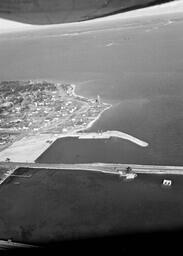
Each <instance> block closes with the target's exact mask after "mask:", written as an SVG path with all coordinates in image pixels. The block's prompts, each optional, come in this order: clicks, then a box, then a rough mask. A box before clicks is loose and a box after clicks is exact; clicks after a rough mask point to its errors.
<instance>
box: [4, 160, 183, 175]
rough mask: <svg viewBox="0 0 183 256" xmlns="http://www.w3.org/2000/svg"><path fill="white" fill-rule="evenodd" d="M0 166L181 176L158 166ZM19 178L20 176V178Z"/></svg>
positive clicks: (177, 170) (173, 168)
mask: <svg viewBox="0 0 183 256" xmlns="http://www.w3.org/2000/svg"><path fill="white" fill-rule="evenodd" d="M0 166H5V167H6V168H8V167H9V168H10V169H14V170H15V169H16V168H19V167H22V168H35V169H45V170H54V169H55V170H60V171H62V170H73V171H74V172H75V173H76V175H77V171H80V170H84V171H94V172H102V173H106V174H115V175H117V174H118V175H119V170H126V168H127V167H129V166H130V167H131V168H132V171H134V172H135V173H137V174H138V173H139V174H159V175H165V174H171V175H183V166H159V165H136V164H112V163H111V164H108V163H106V164H105V163H92V164H37V163H21V162H20V163H18V162H14V163H13V162H10V163H3V162H0ZM20 177H21V176H20Z"/></svg>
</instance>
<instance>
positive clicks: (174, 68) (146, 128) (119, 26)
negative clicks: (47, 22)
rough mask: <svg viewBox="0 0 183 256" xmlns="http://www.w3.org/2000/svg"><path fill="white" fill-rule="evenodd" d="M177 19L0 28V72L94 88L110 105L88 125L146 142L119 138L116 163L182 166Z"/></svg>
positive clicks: (88, 92)
mask: <svg viewBox="0 0 183 256" xmlns="http://www.w3.org/2000/svg"><path fill="white" fill-rule="evenodd" d="M170 19H171V21H172V22H168V21H169V20H170ZM146 21H147V22H146ZM182 23H183V22H182V17H179V16H178V14H171V15H163V16H160V17H158V18H157V19H153V18H151V17H149V18H141V19H138V23H136V22H135V20H133V22H132V21H130V20H129V21H128V24H127V22H126V23H125V21H124V20H123V19H121V20H118V21H115V20H113V21H108V22H99V23H96V22H93V23H89V24H90V25H86V26H84V25H81V26H80V25H77V26H76V25H73V27H72V25H70V26H68V27H67V26H66V27H63V26H56V27H53V28H48V29H41V30H35V31H32V32H29V33H28V32H19V33H18V32H17V33H14V34H11V35H10V34H9V35H8V34H7V35H2V36H1V38H0V80H26V79H44V80H51V81H59V82H63V83H64V82H67V83H73V84H75V85H76V93H77V94H80V95H82V96H85V97H88V98H94V97H97V95H100V98H101V100H102V101H103V102H106V103H109V104H112V107H111V108H110V109H108V110H107V111H105V112H104V113H103V114H102V115H101V117H100V118H99V119H98V120H97V121H96V123H94V125H93V126H92V127H91V128H90V129H89V130H87V132H96V131H99V130H100V131H107V130H117V131H121V132H125V133H128V134H129V135H132V136H134V137H137V138H139V139H141V140H143V141H145V142H147V143H148V144H149V146H148V147H146V148H144V149H142V148H141V147H137V146H136V145H131V142H129V143H127V142H126V141H123V140H121V142H120V143H121V146H120V149H119V150H121V148H122V150H121V151H120V154H121V156H122V162H123V163H128V162H130V163H134V164H153V165H156V164H157V165H174V166H181V165H182V164H183V157H182V156H183V155H182V152H183V143H182V142H183V84H182V81H183V51H182V40H183V34H182V32H181V31H182V25H183V24H182ZM87 24H88V23H87ZM129 148H130V149H131V150H129ZM99 154H100V152H99ZM111 154H114V157H113V158H114V159H115V154H116V153H115V152H112V151H111Z"/></svg>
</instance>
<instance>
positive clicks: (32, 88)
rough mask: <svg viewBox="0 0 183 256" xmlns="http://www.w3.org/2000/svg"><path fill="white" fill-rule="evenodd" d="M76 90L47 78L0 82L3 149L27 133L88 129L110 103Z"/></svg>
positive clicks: (0, 148) (0, 120) (0, 142)
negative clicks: (79, 93)
mask: <svg viewBox="0 0 183 256" xmlns="http://www.w3.org/2000/svg"><path fill="white" fill-rule="evenodd" d="M74 90H75V87H74V85H71V84H60V83H53V82H48V81H32V80H29V81H2V82H0V150H3V149H4V148H6V147H8V146H10V145H11V144H12V143H14V142H15V141H16V140H19V139H21V138H22V137H24V136H27V135H34V134H39V133H69V132H73V131H81V130H84V129H87V128H88V127H89V126H90V124H91V123H92V122H94V121H95V120H96V119H97V118H98V116H99V115H100V114H101V113H102V112H103V111H104V110H106V108H109V106H110V105H109V104H106V103H102V102H101V99H100V96H97V97H96V99H88V98H85V97H82V96H79V95H76V94H75V92H74Z"/></svg>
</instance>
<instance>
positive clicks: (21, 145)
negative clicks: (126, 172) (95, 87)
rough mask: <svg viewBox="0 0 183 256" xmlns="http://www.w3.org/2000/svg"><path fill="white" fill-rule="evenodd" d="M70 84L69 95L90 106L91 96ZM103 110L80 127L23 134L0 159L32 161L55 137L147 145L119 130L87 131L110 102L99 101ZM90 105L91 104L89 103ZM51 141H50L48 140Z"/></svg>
mask: <svg viewBox="0 0 183 256" xmlns="http://www.w3.org/2000/svg"><path fill="white" fill-rule="evenodd" d="M57 85H58V86H61V85H62V84H61V83H57ZM69 85H70V86H71V92H70V93H69V94H70V96H71V97H73V98H76V99H78V100H79V99H84V100H85V101H86V104H88V109H89V108H90V102H91V101H92V100H93V98H87V97H84V96H82V95H78V94H76V93H75V91H76V85H75V84H69ZM101 104H102V108H103V110H102V111H100V113H99V114H98V115H97V116H96V117H95V118H91V119H92V120H91V121H90V120H89V122H88V123H87V124H86V125H83V126H82V125H81V126H80V127H77V128H75V127H74V126H73V127H72V128H71V129H70V130H68V131H66V132H54V129H53V132H43V133H41V132H39V133H35V134H34V133H33V134H32V133H30V134H27V135H25V136H24V137H23V138H21V139H20V140H17V141H15V142H14V143H13V144H12V145H10V146H9V147H7V148H5V149H4V150H2V151H1V152H0V161H3V162H6V160H7V159H10V161H12V162H28V163H34V162H35V160H36V159H37V158H38V157H39V156H40V155H41V154H42V153H44V152H45V150H47V149H48V148H49V147H50V146H51V145H52V144H53V143H54V142H55V141H56V140H57V139H60V138H64V137H78V138H79V139H87V138H89V139H97V138H98V139H101V138H103V139H105V138H110V137H118V138H121V139H124V140H128V141H130V142H132V143H134V144H137V145H138V146H141V147H147V146H148V145H149V144H148V143H147V142H145V141H143V140H140V139H138V138H136V137H134V136H131V135H130V134H127V133H124V132H121V131H105V132H98V133H97V132H87V130H88V129H90V128H91V127H92V126H93V125H94V123H95V122H96V121H97V120H99V118H101V115H102V114H103V113H104V112H105V111H106V110H108V109H110V108H111V107H112V104H108V103H101ZM91 106H92V105H91ZM50 141H51V142H50ZM48 142H49V143H48Z"/></svg>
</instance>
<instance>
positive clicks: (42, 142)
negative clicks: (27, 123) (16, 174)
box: [0, 131, 148, 163]
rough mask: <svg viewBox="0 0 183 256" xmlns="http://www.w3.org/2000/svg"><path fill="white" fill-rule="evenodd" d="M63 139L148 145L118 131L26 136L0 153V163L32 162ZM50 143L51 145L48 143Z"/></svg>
mask: <svg viewBox="0 0 183 256" xmlns="http://www.w3.org/2000/svg"><path fill="white" fill-rule="evenodd" d="M63 137H78V138H79V139H99V138H100V139H105V138H110V137H118V138H121V139H124V140H129V141H131V142H133V143H135V144H137V145H138V146H141V147H147V146H148V143H147V142H144V141H142V140H139V139H137V138H135V137H133V136H131V135H128V134H126V133H123V132H119V131H106V132H103V133H73V134H72V133H70V134H68V133H67V134H38V135H34V136H27V137H24V138H22V139H21V140H19V141H16V142H14V143H13V144H12V145H11V146H10V147H9V148H6V149H5V150H4V151H2V152H0V161H6V160H7V159H10V161H11V162H29V163H31V162H34V161H35V160H36V159H37V158H38V157H39V156H40V155H41V154H42V153H43V152H44V151H45V150H46V149H47V148H48V147H50V144H52V143H53V142H54V141H55V140H56V139H58V138H63ZM50 141H51V143H50Z"/></svg>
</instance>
